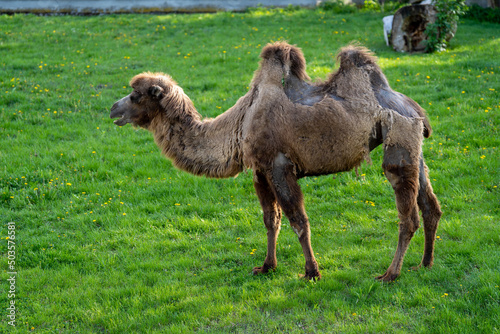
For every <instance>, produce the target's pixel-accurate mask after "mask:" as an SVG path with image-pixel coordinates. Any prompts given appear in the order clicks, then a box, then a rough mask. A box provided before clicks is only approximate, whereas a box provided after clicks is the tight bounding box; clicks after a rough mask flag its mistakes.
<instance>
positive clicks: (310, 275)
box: [299, 271, 321, 281]
mask: <svg viewBox="0 0 500 334" xmlns="http://www.w3.org/2000/svg"><path fill="white" fill-rule="evenodd" d="M299 277H300V278H303V279H306V280H309V281H319V280H320V279H321V274H320V273H319V271H313V272H306V274H305V275H302V274H299Z"/></svg>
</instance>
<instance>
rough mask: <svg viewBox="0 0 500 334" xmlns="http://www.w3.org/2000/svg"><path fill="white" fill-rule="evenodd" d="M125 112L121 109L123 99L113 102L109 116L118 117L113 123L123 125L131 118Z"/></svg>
mask: <svg viewBox="0 0 500 334" xmlns="http://www.w3.org/2000/svg"><path fill="white" fill-rule="evenodd" d="M126 114H127V113H126V112H125V111H124V110H123V99H122V100H120V101H118V102H116V103H115V104H113V106H112V107H111V110H110V112H109V117H110V118H118V117H119V118H118V119H117V120H115V121H114V122H113V123H115V124H116V125H119V126H124V125H125V124H127V123H130V122H131V120H130V118H129V117H127V116H126Z"/></svg>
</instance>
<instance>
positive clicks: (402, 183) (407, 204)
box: [377, 145, 419, 281]
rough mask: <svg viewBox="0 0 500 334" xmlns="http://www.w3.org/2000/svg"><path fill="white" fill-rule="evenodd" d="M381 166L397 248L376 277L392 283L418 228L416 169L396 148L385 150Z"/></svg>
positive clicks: (417, 177) (390, 147)
mask: <svg viewBox="0 0 500 334" xmlns="http://www.w3.org/2000/svg"><path fill="white" fill-rule="evenodd" d="M382 167H383V168H384V172H385V175H386V177H387V179H388V180H389V182H390V183H391V185H392V187H393V189H394V192H395V194H396V205H397V208H398V215H399V220H400V223H399V239H398V247H397V250H396V254H395V255H394V259H393V260H392V263H391V265H390V266H389V268H388V269H387V271H386V272H385V274H383V275H381V276H379V277H377V278H378V279H380V280H383V281H393V280H395V279H396V277H398V276H399V274H400V272H401V266H402V265H403V258H404V256H405V253H406V250H407V249H408V245H409V244H410V240H411V239H412V237H413V234H414V233H415V231H416V230H417V229H418V227H419V215H418V206H417V195H418V189H419V169H418V162H415V163H413V162H412V161H411V158H410V154H409V152H408V151H407V150H405V149H404V148H402V147H400V146H398V145H394V146H388V147H387V148H386V150H385V155H384V163H383V165H382Z"/></svg>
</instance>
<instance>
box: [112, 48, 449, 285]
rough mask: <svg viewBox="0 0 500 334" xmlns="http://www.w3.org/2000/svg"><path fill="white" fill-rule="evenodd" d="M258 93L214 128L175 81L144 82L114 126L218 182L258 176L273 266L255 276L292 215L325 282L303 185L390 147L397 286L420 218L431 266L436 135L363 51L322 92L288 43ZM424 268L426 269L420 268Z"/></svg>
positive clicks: (266, 54)
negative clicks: (150, 139) (431, 145)
mask: <svg viewBox="0 0 500 334" xmlns="http://www.w3.org/2000/svg"><path fill="white" fill-rule="evenodd" d="M261 58H262V60H261V62H260V66H259V68H258V70H257V71H256V72H255V74H254V77H253V79H252V82H251V84H250V89H249V91H248V93H247V94H245V95H244V96H243V97H241V98H240V99H239V100H238V101H237V102H236V104H235V105H234V106H233V107H232V108H230V109H229V110H227V111H226V112H224V113H223V114H221V115H219V116H218V117H216V118H215V119H202V118H201V116H200V114H199V113H198V112H197V111H196V109H195V107H194V105H193V102H191V100H190V99H189V98H188V97H187V95H186V94H185V93H184V91H183V90H182V88H181V87H179V86H178V85H177V83H176V82H175V81H174V80H173V79H172V78H171V77H170V76H168V75H166V74H162V73H142V74H139V75H137V76H135V77H134V78H133V79H132V80H131V81H130V86H131V87H132V89H133V92H132V93H131V94H130V95H127V96H125V97H124V98H122V99H121V100H119V101H117V102H116V103H115V104H114V105H113V107H112V108H111V115H110V116H111V118H118V117H119V119H118V120H115V124H117V125H120V126H123V125H125V124H127V123H132V124H133V125H134V126H139V127H142V128H145V129H147V130H149V131H151V132H152V133H153V135H154V138H155V141H156V144H157V145H158V146H159V148H161V150H162V151H163V154H164V155H165V156H166V157H167V158H169V159H171V160H172V161H173V164H174V165H175V166H176V167H178V168H180V169H182V170H185V171H187V172H189V173H193V174H196V175H205V176H208V177H214V178H225V177H232V176H235V175H237V174H238V173H239V172H241V171H243V170H245V169H252V171H253V175H254V186H255V190H256V192H257V195H258V197H259V200H260V204H261V206H262V210H263V212H264V224H265V226H266V228H267V256H266V259H265V260H264V264H263V265H262V266H260V267H255V268H254V269H253V273H254V274H259V273H266V272H268V271H270V270H273V269H275V268H276V265H277V259H276V240H277V238H278V233H279V231H280V226H281V212H282V210H283V211H284V213H285V215H286V216H287V217H288V219H289V221H290V224H291V226H292V228H293V230H294V231H295V233H296V234H297V236H298V239H299V241H300V244H301V246H302V249H303V252H304V257H305V277H306V278H308V279H319V278H320V277H321V275H320V272H319V270H318V264H317V262H316V259H315V257H314V253H313V250H312V248H311V241H310V240H311V233H310V228H309V220H308V218H307V215H306V211H305V209H304V202H303V195H302V192H301V189H300V187H299V185H298V183H297V180H298V179H299V178H302V177H305V176H313V175H324V174H331V173H338V172H343V171H348V170H351V169H353V168H355V167H358V166H359V165H360V164H361V162H362V161H363V160H365V159H369V153H370V151H371V150H373V149H374V148H375V147H377V146H379V145H380V144H383V149H384V158H383V164H382V168H383V170H384V172H385V175H386V177H387V179H388V180H389V182H390V183H391V185H392V187H393V188H394V192H395V194H396V204H397V209H398V214H399V220H400V223H399V241H398V245H397V250H396V254H395V256H394V259H393V261H392V263H391V265H390V266H389V268H388V269H387V271H386V272H385V273H384V274H383V275H381V276H379V277H377V278H378V279H380V280H383V281H392V280H394V279H395V278H396V277H398V275H399V274H400V271H401V266H402V263H403V257H404V254H405V252H406V250H407V248H408V245H409V243H410V240H411V238H412V237H413V234H414V233H415V231H416V230H417V229H418V227H419V213H418V211H419V209H420V210H421V211H422V217H423V221H424V231H425V249H424V255H423V258H422V263H421V266H425V267H430V266H431V265H432V264H433V257H434V255H433V254H434V241H435V235H436V229H437V226H438V222H439V219H440V217H441V210H440V206H439V203H438V200H437V198H436V196H435V195H434V192H433V190H432V186H431V183H430V181H429V177H428V171H427V166H426V165H425V163H424V159H423V156H422V150H421V146H422V140H423V137H424V136H425V137H428V136H429V135H430V133H431V127H430V125H429V122H428V120H427V118H426V116H425V114H424V110H423V109H422V108H421V107H420V106H419V105H418V104H417V103H416V102H415V101H413V100H412V99H410V98H408V97H407V96H405V95H403V94H401V93H398V92H395V91H394V90H392V89H391V88H390V86H389V83H388V81H387V79H386V77H385V76H384V74H383V73H382V71H381V69H380V68H379V67H378V65H377V64H376V58H375V57H374V56H373V55H372V53H371V52H369V51H368V50H367V49H365V48H363V47H360V46H352V45H351V46H347V47H345V48H343V49H341V50H340V52H339V54H338V55H337V60H338V61H339V63H340V67H339V69H338V70H336V71H334V72H333V73H332V74H331V75H330V77H329V78H328V79H327V80H326V81H324V82H318V83H311V82H310V79H309V77H308V75H307V74H306V62H305V59H304V56H303V54H302V51H301V50H300V49H299V48H297V47H295V46H291V45H289V44H287V43H285V42H277V43H274V44H268V45H267V46H265V47H264V48H263V50H262V53H261ZM418 267H420V266H418Z"/></svg>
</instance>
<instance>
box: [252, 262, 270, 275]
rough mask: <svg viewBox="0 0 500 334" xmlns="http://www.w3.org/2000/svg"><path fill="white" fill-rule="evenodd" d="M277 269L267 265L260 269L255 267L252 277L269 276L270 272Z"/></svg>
mask: <svg viewBox="0 0 500 334" xmlns="http://www.w3.org/2000/svg"><path fill="white" fill-rule="evenodd" d="M274 269H275V268H273V267H270V266H268V265H266V264H264V265H263V266H260V267H254V268H253V270H252V275H260V274H267V273H268V272H270V271H273V270H274Z"/></svg>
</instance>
